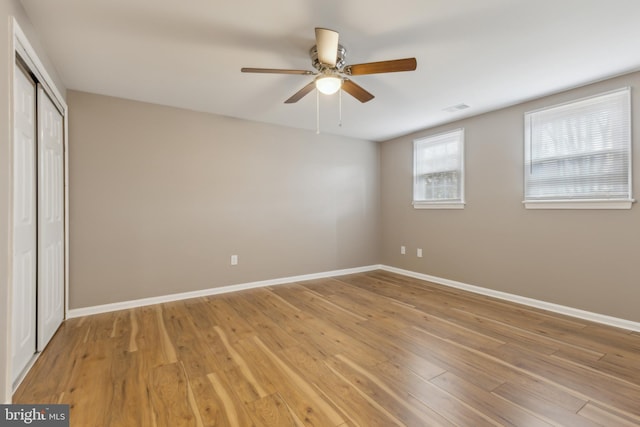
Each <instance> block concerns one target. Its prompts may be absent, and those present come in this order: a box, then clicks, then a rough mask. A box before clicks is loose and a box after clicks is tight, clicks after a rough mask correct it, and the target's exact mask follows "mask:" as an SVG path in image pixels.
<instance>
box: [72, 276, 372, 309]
mask: <svg viewBox="0 0 640 427" xmlns="http://www.w3.org/2000/svg"><path fill="white" fill-rule="evenodd" d="M380 268H381V267H380V265H369V266H365V267H356V268H347V269H343V270H333V271H325V272H322V273H312V274H303V275H301V276H291V277H282V278H279V279H271V280H261V281H258V282H250V283H241V284H237V285H229V286H221V287H219V288H209V289H202V290H199V291H191V292H182V293H179V294H170V295H162V296H158V297H150V298H142V299H137V300H132V301H122V302H115V303H111V304H104V305H96V306H92V307H82V308H74V309H71V310H69V311H68V312H67V319H72V318H74V317H82V316H89V315H91V314H100V313H108V312H111V311H118V310H126V309H129V308H136V307H143V306H146V305H153V304H162V303H165V302H172V301H179V300H184V299H189V298H199V297H205V296H209V295H218V294H224V293H228V292H235V291H242V290H245V289H254V288H263V287H266V286H274V285H283V284H286V283H293V282H302V281H304V280H314V279H325V278H327V277H335V276H344V275H346V274H354V273H363V272H366V271H373V270H379V269H380Z"/></svg>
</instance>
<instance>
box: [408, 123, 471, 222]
mask: <svg viewBox="0 0 640 427" xmlns="http://www.w3.org/2000/svg"><path fill="white" fill-rule="evenodd" d="M413 160H414V163H413V164H414V168H413V178H414V180H413V206H414V207H415V208H416V209H431V208H440V209H442V208H445V209H461V208H464V129H457V130H454V131H451V132H445V133H441V134H438V135H433V136H428V137H426V138H421V139H417V140H415V141H414V142H413Z"/></svg>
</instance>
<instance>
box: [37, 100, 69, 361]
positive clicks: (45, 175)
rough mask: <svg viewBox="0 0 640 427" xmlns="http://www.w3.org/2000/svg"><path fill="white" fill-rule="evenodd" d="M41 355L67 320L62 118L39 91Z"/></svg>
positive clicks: (39, 300)
mask: <svg viewBox="0 0 640 427" xmlns="http://www.w3.org/2000/svg"><path fill="white" fill-rule="evenodd" d="M37 101H38V351H42V350H43V349H44V347H45V346H46V345H47V343H48V342H49V340H50V339H51V337H52V336H53V334H54V333H55V332H56V330H57V329H58V327H59V326H60V324H61V323H62V320H63V318H64V192H63V188H64V187H63V180H64V163H63V162H64V160H63V159H64V146H63V141H64V135H63V117H62V114H61V113H60V112H59V111H58V109H57V108H56V107H55V105H54V104H53V102H51V100H50V99H49V97H48V96H47V94H46V93H45V92H44V90H43V89H42V88H41V87H38V100H37Z"/></svg>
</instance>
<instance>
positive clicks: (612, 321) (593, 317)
mask: <svg viewBox="0 0 640 427" xmlns="http://www.w3.org/2000/svg"><path fill="white" fill-rule="evenodd" d="M380 269H381V270H385V271H389V272H391V273H396V274H401V275H403V276H408V277H413V278H415V279H420V280H425V281H427V282H433V283H437V284H439V285H444V286H449V287H452V288H456V289H462V290H464V291H469V292H473V293H475V294H481V295H486V296H490V297H494V298H498V299H501V300H506V301H511V302H515V303H518V304H523V305H527V306H530V307H535V308H540V309H542V310H547V311H551V312H554V313H559V314H564V315H567V316H571V317H577V318H579V319H584V320H589V321H591V322H596V323H602V324H605V325H609V326H614V327H616V328H622V329H627V330H631V331H636V332H640V323H639V322H633V321H631V320H626V319H620V318H617V317H612V316H607V315H604V314H599V313H592V312H590V311H586V310H580V309H577V308H573V307H567V306H564V305H560V304H554V303H550V302H546V301H541V300H537V299H533V298H527V297H523V296H519V295H515V294H510V293H507V292H502V291H496V290H493V289H488V288H483V287H481V286H475V285H469V284H467V283H462V282H456V281H455V280H449V279H443V278H441V277H436V276H430V275H428V274H422V273H416V272H415V271H409V270H403V269H401V268H396V267H391V266H388V265H381V266H380Z"/></svg>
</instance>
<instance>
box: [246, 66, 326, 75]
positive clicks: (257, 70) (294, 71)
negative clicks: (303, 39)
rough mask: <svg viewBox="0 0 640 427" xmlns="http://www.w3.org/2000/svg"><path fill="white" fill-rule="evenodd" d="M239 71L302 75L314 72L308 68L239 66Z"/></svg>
mask: <svg viewBox="0 0 640 427" xmlns="http://www.w3.org/2000/svg"><path fill="white" fill-rule="evenodd" d="M240 71H241V72H243V73H269V74H300V75H304V76H308V75H310V74H315V73H314V72H313V71H309V70H282V69H279V68H247V67H245V68H241V69H240Z"/></svg>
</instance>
